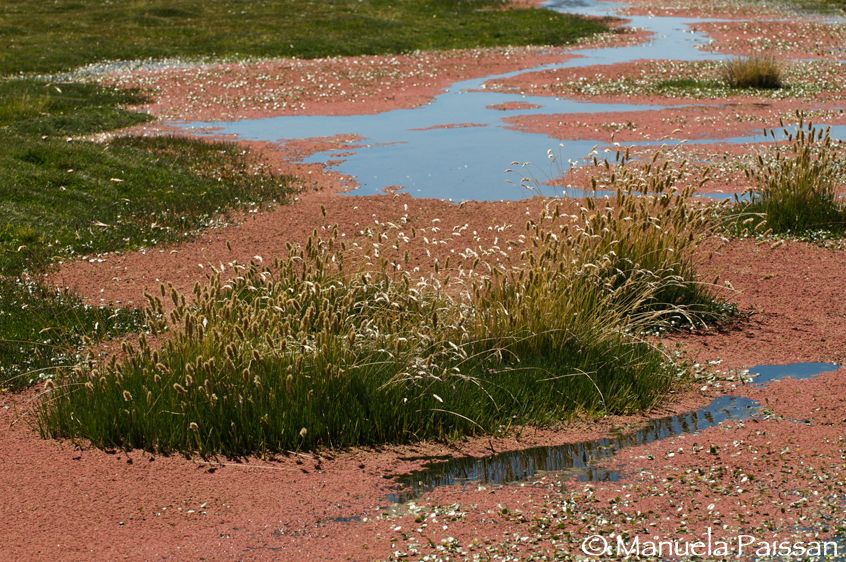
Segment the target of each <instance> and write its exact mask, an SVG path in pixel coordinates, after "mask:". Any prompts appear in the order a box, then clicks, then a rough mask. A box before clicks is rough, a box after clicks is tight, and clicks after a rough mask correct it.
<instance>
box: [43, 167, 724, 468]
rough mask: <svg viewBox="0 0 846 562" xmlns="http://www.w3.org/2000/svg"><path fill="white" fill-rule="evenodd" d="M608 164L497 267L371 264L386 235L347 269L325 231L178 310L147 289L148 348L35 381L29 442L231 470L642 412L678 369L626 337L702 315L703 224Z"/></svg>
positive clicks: (661, 178)
mask: <svg viewBox="0 0 846 562" xmlns="http://www.w3.org/2000/svg"><path fill="white" fill-rule="evenodd" d="M618 163H619V164H621V165H620V166H617V167H615V168H616V169H617V170H618V171H617V172H616V173H615V174H614V178H613V180H611V181H613V182H614V183H613V185H614V186H616V187H615V189H616V196H615V197H612V198H609V199H605V198H594V199H591V200H590V201H589V202H588V203H586V205H585V206H584V207H583V208H582V209H581V210H580V211H579V212H578V213H577V214H573V215H568V214H565V213H562V212H561V211H560V209H558V208H556V207H555V206H554V205H553V206H550V207H549V208H547V209H546V210H545V211H544V212H543V213H542V215H541V216H540V217H538V219H537V220H534V221H531V222H530V223H529V224H528V225H527V230H526V234H527V238H528V241H529V244H528V246H527V249H526V250H525V252H524V253H523V254H522V256H520V258H519V259H518V260H516V262H515V263H514V265H504V264H502V263H500V264H496V263H489V262H487V261H484V260H474V261H473V263H472V266H471V267H469V271H465V274H464V275H462V276H461V277H460V278H453V279H452V280H449V279H447V278H446V277H445V274H446V272H445V271H444V270H439V269H438V268H435V269H433V270H432V271H430V272H428V273H427V272H415V273H412V272H410V271H409V270H408V268H407V267H404V259H403V258H402V257H400V258H397V259H389V258H387V257H385V253H384V252H383V251H382V249H383V248H384V245H385V243H386V240H391V239H390V235H389V234H388V233H378V234H377V235H376V236H375V237H374V239H373V245H372V247H371V248H369V249H366V251H365V254H363V255H362V254H361V253H359V252H357V251H353V250H352V248H350V247H347V246H346V244H345V243H344V242H343V241H342V239H340V238H338V237H337V236H336V235H333V236H329V237H328V238H323V239H320V238H317V237H312V238H311V239H310V240H309V241H308V243H307V244H306V245H305V246H304V247H301V248H300V247H291V248H290V249H289V254H288V257H287V258H285V259H282V260H279V261H278V262H277V263H275V264H274V265H273V266H271V267H264V266H262V265H260V264H257V263H254V264H249V265H233V266H231V267H233V268H234V270H233V271H230V274H229V275H225V276H218V277H215V278H214V279H213V280H212V282H211V284H209V285H207V286H203V287H200V286H198V287H197V288H196V289H195V292H194V295H193V298H192V299H186V298H185V297H184V296H183V295H179V294H178V293H176V292H175V291H172V290H165V289H164V288H163V289H162V295H161V297H158V298H153V297H150V306H149V309H148V315H149V317H150V323H151V325H152V326H153V327H154V328H157V329H165V328H167V330H168V331H169V334H168V335H167V337H166V341H165V342H164V344H163V345H162V347H161V348H160V349H156V350H152V349H150V348H149V347H148V346H147V345H146V344H145V343H143V341H142V345H141V347H140V349H129V348H127V349H126V350H125V356H126V358H125V360H123V361H121V362H113V363H111V364H110V365H105V366H101V367H99V368H94V369H91V368H86V367H80V368H79V369H77V370H76V371H75V372H74V373H73V374H71V375H69V376H67V377H64V378H60V379H57V380H56V381H55V383H51V384H50V387H51V392H50V393H49V394H48V395H47V397H46V398H45V400H44V402H43V404H42V407H41V410H40V416H39V427H40V430H41V432H42V434H43V435H45V436H51V437H71V436H73V437H85V438H88V439H91V440H92V441H93V442H94V443H95V444H96V445H98V446H120V447H140V448H146V449H151V450H161V451H197V452H200V453H202V454H218V453H221V454H225V455H231V456H239V455H245V454H251V453H261V452H273V451H284V450H290V449H300V448H306V449H311V448H316V447H344V446H351V445H367V444H378V443H386V442H392V443H396V442H408V441H414V440H419V439H425V438H439V439H443V438H452V437H456V436H460V435H468V434H480V433H495V432H498V431H502V430H506V429H508V428H509V427H512V426H514V425H520V424H535V425H551V424H555V423H559V422H560V421H561V420H563V419H565V418H566V417H567V416H568V415H571V414H572V413H574V412H578V411H581V412H596V413H611V412H634V411H638V410H642V409H644V408H648V407H650V406H651V405H652V404H654V402H655V401H656V400H658V399H659V398H660V397H661V396H662V395H663V394H664V393H665V392H666V391H667V389H668V388H669V387H670V386H671V385H672V383H673V381H674V380H676V378H677V377H678V376H679V375H680V373H681V371H683V368H681V367H679V366H678V365H676V364H674V363H673V362H672V361H671V360H670V359H669V358H668V357H667V356H666V355H665V354H664V353H663V352H662V351H661V350H660V349H658V348H656V347H654V346H653V345H651V344H649V343H647V342H645V341H644V340H643V337H642V336H643V335H644V334H645V333H646V332H647V331H650V330H654V329H656V327H660V326H665V327H666V326H668V324H669V322H670V321H671V320H673V319H678V318H684V319H687V320H688V321H689V322H691V323H699V322H703V321H707V320H710V319H713V318H712V317H711V316H708V314H701V312H702V311H703V310H704V309H701V308H700V306H701V302H702V301H703V300H706V299H710V300H711V301H715V299H714V297H713V296H712V295H711V294H710V292H709V290H708V289H707V288H706V287H704V286H701V285H699V284H698V281H697V280H696V279H695V272H694V271H693V261H692V260H693V252H694V251H695V249H696V246H697V245H698V243H699V241H700V240H701V237H702V236H703V232H704V228H705V220H704V217H705V215H706V213H707V210H706V209H705V208H700V207H698V206H697V205H695V204H693V203H692V202H691V201H690V198H691V197H692V190H690V189H676V188H675V186H674V181H675V176H674V175H673V174H671V173H669V169H668V168H666V167H662V166H655V167H647V168H645V169H644V168H642V167H640V168H639V169H638V171H637V172H634V171H631V172H630V171H628V164H627V160H626V159H625V158H622V159H621V161H620V162H618ZM683 219H684V220H683ZM412 236H413V234H412ZM391 242H392V243H393V244H394V246H395V248H396V249H397V250H398V251H397V255H399V256H403V254H404V252H403V251H402V249H403V244H405V243H407V242H406V241H404V239H403V237H400V236H398V235H397V236H396V238H395V239H393V240H391ZM162 298H164V299H166V302H168V304H165V303H163V302H162V300H161V299H162Z"/></svg>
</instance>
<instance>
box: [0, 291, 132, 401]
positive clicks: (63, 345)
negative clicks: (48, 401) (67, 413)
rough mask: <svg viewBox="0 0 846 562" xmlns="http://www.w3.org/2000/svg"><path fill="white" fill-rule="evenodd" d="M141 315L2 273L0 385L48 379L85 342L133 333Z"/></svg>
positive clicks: (75, 357)
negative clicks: (87, 302) (100, 305)
mask: <svg viewBox="0 0 846 562" xmlns="http://www.w3.org/2000/svg"><path fill="white" fill-rule="evenodd" d="M143 319H144V318H143V314H141V312H140V311H131V310H115V309H109V308H98V307H92V306H86V305H84V304H82V303H81V302H80V301H79V299H78V298H77V297H74V296H73V295H70V294H68V293H66V292H62V291H48V290H47V289H45V288H43V287H41V286H40V285H38V284H36V283H34V282H31V281H29V282H28V281H23V280H20V279H18V280H13V279H8V278H4V277H0V389H12V390H16V389H19V388H23V387H26V386H29V385H31V384H33V383H34V382H37V381H39V380H43V379H48V378H51V377H53V376H55V374H56V372H57V371H58V370H59V369H61V368H63V367H67V366H69V365H76V364H78V363H79V362H80V361H81V360H82V359H83V357H82V355H81V354H82V349H83V346H84V345H85V344H86V343H89V342H96V341H98V340H102V339H105V338H109V337H113V336H117V335H120V334H124V333H126V332H130V331H137V330H139V329H141V328H142V326H143Z"/></svg>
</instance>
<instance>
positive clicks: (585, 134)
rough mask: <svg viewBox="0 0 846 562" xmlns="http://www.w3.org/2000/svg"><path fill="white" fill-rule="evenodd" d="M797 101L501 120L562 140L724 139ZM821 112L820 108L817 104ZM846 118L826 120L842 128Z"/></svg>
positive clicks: (771, 121)
mask: <svg viewBox="0 0 846 562" xmlns="http://www.w3.org/2000/svg"><path fill="white" fill-rule="evenodd" d="M796 107H797V102H796V101H795V100H791V101H787V100H775V101H767V102H761V101H745V102H740V103H720V104H717V103H714V104H709V105H698V106H686V107H670V108H666V109H660V110H653V111H636V112H618V113H601V114H599V113H597V114H585V115H568V114H560V115H521V116H515V117H507V118H506V119H505V120H504V121H505V122H506V123H507V124H508V125H509V126H511V127H512V128H514V129H517V130H520V131H525V132H529V133H540V134H545V135H549V136H551V137H554V138H558V139H563V140H593V139H595V140H599V141H607V142H612V141H620V142H630V141H643V140H653V141H654V140H678V141H680V140H695V139H727V138H732V137H739V136H746V135H751V134H753V133H758V134H760V133H761V132H762V131H763V130H764V129H766V128H772V127H773V126H775V127H778V126H779V122H780V120H782V119H784V118H785V116H786V115H788V116H789V115H791V113H792V112H794V111H795V110H796ZM817 109H819V106H817ZM841 122H846V118H844V117H843V116H840V117H839V118H835V119H827V120H826V123H829V124H840V123H841Z"/></svg>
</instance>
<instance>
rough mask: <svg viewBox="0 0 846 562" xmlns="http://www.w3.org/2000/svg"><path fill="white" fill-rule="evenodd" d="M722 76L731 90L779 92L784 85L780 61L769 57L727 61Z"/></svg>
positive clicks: (753, 56) (757, 56)
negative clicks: (747, 89)
mask: <svg viewBox="0 0 846 562" xmlns="http://www.w3.org/2000/svg"><path fill="white" fill-rule="evenodd" d="M721 74H722V80H723V82H725V84H726V85H728V86H729V87H731V88H760V89H765V90H777V89H778V88H781V87H782V85H783V83H784V79H783V78H782V70H781V66H780V65H779V63H778V61H776V59H775V58H774V57H772V56H767V55H752V56H750V57H746V58H734V59H731V60H729V61H726V63H725V64H724V65H723V67H722V69H721Z"/></svg>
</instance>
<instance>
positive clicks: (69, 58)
mask: <svg viewBox="0 0 846 562" xmlns="http://www.w3.org/2000/svg"><path fill="white" fill-rule="evenodd" d="M506 5H507V3H506V2H503V1H502V0H453V1H450V0H393V1H385V0H364V1H362V0H336V1H333V2H324V1H316V0H265V1H263V2H241V1H237V0H219V1H215V2H204V1H202V0H172V1H168V2H162V1H155V0H130V1H126V2H119V3H110V2H100V1H97V0H81V1H76V2H70V1H62V2H50V3H45V2H41V1H39V0H13V1H11V2H4V3H3V5H2V7H0V20H2V21H3V25H2V26H0V43H3V44H4V45H5V48H4V49H3V51H2V52H0V74H11V73H16V72H42V73H44V72H55V71H58V70H67V69H70V68H74V67H77V66H81V65H84V64H88V63H92V62H97V61H104V60H115V59H139V58H166V57H213V58H221V57H230V58H244V57H249V56H253V57H255V56H258V57H277V56H294V57H310V58H311V57H323V56H332V55H361V54H381V53H400V52H410V51H413V50H416V49H453V48H466V47H493V46H504V45H560V44H564V43H569V42H572V41H574V40H576V39H578V38H580V37H584V36H586V35H590V34H592V33H597V32H600V31H604V30H607V27H606V26H605V25H604V24H603V23H601V22H598V21H592V20H586V19H584V18H578V17H575V16H568V15H562V14H556V13H553V12H551V11H547V10H539V9H505V8H506ZM104 22H107V24H104Z"/></svg>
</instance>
